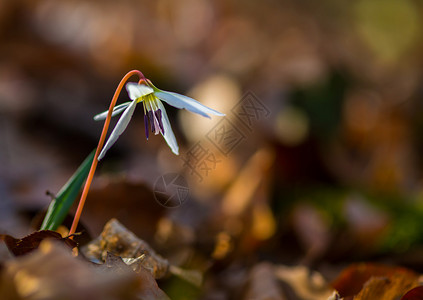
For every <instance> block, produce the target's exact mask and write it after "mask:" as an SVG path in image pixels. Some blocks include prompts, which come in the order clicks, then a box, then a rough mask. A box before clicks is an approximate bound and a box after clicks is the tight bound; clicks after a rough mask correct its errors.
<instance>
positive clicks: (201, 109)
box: [154, 91, 225, 118]
mask: <svg viewBox="0 0 423 300" xmlns="http://www.w3.org/2000/svg"><path fill="white" fill-rule="evenodd" d="M154 95H156V96H157V97H158V98H159V99H160V100H163V101H165V102H166V103H167V104H169V105H172V106H174V107H176V108H185V109H187V110H189V111H191V112H194V113H197V114H199V115H202V116H204V117H207V118H210V116H209V115H208V114H212V115H216V116H224V115H225V114H222V113H220V112H218V111H216V110H214V109H211V108H209V107H207V106H205V105H203V104H201V103H200V102H198V101H197V100H194V99H192V98H190V97H187V96H184V95H180V94H177V93H172V92H166V91H160V92H155V93H154Z"/></svg>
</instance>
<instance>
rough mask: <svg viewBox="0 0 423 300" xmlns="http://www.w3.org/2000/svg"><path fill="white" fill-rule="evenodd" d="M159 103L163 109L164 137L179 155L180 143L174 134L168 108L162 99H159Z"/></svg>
mask: <svg viewBox="0 0 423 300" xmlns="http://www.w3.org/2000/svg"><path fill="white" fill-rule="evenodd" d="M157 105H158V107H159V108H160V110H161V111H162V122H163V129H164V134H162V135H163V137H164V139H165V141H166V143H167V144H168V145H169V147H170V149H171V150H172V152H173V153H175V154H176V155H179V147H178V143H177V142H176V138H175V135H174V134H173V131H172V127H170V122H169V118H168V116H167V113H166V109H165V108H164V106H163V104H162V103H161V102H160V101H157Z"/></svg>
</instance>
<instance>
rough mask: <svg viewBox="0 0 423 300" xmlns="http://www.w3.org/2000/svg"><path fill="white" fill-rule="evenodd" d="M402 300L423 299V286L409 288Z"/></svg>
mask: <svg viewBox="0 0 423 300" xmlns="http://www.w3.org/2000/svg"><path fill="white" fill-rule="evenodd" d="M401 300H423V286H418V287H415V288H413V289H411V290H409V291H408V292H407V293H406V294H405V295H404V296H402V298H401Z"/></svg>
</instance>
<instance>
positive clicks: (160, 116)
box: [154, 108, 164, 134]
mask: <svg viewBox="0 0 423 300" xmlns="http://www.w3.org/2000/svg"><path fill="white" fill-rule="evenodd" d="M154 114H155V115H156V118H157V121H158V122H159V126H160V131H161V132H162V134H164V128H163V122H162V111H161V109H160V108H159V109H158V110H156V111H155V112H154Z"/></svg>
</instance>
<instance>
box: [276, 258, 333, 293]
mask: <svg viewBox="0 0 423 300" xmlns="http://www.w3.org/2000/svg"><path fill="white" fill-rule="evenodd" d="M275 275H276V277H277V278H278V279H279V280H282V281H284V282H285V283H287V284H288V285H289V286H290V287H291V288H292V289H293V290H294V292H295V294H296V295H297V296H298V297H300V299H307V300H327V299H328V298H329V297H332V296H334V295H335V294H334V291H333V289H331V288H330V287H329V286H328V284H327V283H326V280H325V279H324V278H323V276H322V275H321V274H320V273H318V272H315V271H312V270H310V269H308V268H307V267H305V266H296V267H287V266H275ZM335 299H336V298H335Z"/></svg>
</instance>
